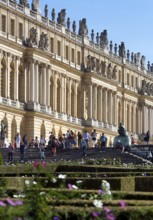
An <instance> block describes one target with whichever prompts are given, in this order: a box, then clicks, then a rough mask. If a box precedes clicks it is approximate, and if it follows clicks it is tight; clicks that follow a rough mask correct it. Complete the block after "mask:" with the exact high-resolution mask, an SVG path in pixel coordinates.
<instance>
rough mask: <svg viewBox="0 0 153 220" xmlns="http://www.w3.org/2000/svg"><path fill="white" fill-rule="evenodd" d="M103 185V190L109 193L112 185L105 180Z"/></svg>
mask: <svg viewBox="0 0 153 220" xmlns="http://www.w3.org/2000/svg"><path fill="white" fill-rule="evenodd" d="M101 185H102V189H103V190H105V191H109V190H110V184H109V182H107V181H106V180H103V181H102V184H101Z"/></svg>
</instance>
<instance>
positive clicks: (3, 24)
mask: <svg viewBox="0 0 153 220" xmlns="http://www.w3.org/2000/svg"><path fill="white" fill-rule="evenodd" d="M2 31H3V32H6V16H5V15H2Z"/></svg>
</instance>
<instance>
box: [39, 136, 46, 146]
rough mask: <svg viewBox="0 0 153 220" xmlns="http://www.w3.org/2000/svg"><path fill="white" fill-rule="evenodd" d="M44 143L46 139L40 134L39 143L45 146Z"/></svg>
mask: <svg viewBox="0 0 153 220" xmlns="http://www.w3.org/2000/svg"><path fill="white" fill-rule="evenodd" d="M45 143H46V140H45V138H44V137H43V136H42V135H41V137H40V145H41V146H43V147H45Z"/></svg>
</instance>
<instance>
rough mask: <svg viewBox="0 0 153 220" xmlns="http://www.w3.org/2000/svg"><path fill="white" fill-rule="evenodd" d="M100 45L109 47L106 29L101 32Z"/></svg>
mask: <svg viewBox="0 0 153 220" xmlns="http://www.w3.org/2000/svg"><path fill="white" fill-rule="evenodd" d="M100 46H102V47H103V48H107V46H108V37H107V30H104V31H103V32H101V34H100Z"/></svg>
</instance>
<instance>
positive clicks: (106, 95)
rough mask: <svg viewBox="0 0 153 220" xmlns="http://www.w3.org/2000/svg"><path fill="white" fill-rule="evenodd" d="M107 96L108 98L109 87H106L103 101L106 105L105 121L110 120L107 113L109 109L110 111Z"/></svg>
mask: <svg viewBox="0 0 153 220" xmlns="http://www.w3.org/2000/svg"><path fill="white" fill-rule="evenodd" d="M107 98H108V91H107V89H106V88H105V89H104V103H103V106H104V108H103V109H104V122H105V123H107V122H108V115H107V111H108V106H107Z"/></svg>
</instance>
